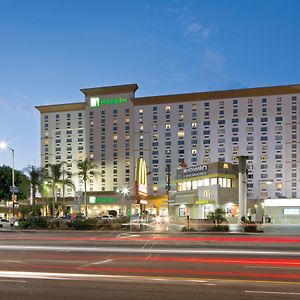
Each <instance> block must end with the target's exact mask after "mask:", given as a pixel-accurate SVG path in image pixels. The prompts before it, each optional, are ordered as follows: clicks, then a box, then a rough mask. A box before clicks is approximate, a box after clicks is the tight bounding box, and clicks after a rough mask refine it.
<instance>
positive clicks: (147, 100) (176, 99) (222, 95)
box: [133, 84, 300, 106]
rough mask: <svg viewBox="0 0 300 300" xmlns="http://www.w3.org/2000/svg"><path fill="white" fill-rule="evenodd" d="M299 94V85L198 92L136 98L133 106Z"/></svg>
mask: <svg viewBox="0 0 300 300" xmlns="http://www.w3.org/2000/svg"><path fill="white" fill-rule="evenodd" d="M298 93H300V84H292V85H281V86H269V87H256V88H246V89H233V90H221V91H211V92H198V93H187V94H173V95H161V96H148V97H137V98H134V99H133V103H134V105H135V106H139V105H141V106H144V105H155V104H164V103H182V102H191V101H199V100H200V101H201V100H202V101H205V100H220V99H228V98H230V99H234V98H241V97H257V96H272V95H284V94H298Z"/></svg>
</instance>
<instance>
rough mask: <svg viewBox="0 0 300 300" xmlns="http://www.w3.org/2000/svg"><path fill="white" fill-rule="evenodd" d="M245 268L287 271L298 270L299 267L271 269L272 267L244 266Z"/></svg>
mask: <svg viewBox="0 0 300 300" xmlns="http://www.w3.org/2000/svg"><path fill="white" fill-rule="evenodd" d="M244 268H255V269H287V270H297V269H298V268H299V266H295V267H271V266H260V265H256V266H244Z"/></svg>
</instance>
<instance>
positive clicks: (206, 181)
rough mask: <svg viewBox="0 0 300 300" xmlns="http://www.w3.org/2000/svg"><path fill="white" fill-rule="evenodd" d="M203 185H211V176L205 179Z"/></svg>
mask: <svg viewBox="0 0 300 300" xmlns="http://www.w3.org/2000/svg"><path fill="white" fill-rule="evenodd" d="M203 186H209V178H206V179H203Z"/></svg>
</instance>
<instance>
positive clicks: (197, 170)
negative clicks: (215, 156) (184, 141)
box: [183, 165, 208, 178]
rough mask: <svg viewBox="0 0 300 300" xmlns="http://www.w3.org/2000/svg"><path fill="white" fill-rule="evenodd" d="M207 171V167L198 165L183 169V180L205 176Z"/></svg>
mask: <svg viewBox="0 0 300 300" xmlns="http://www.w3.org/2000/svg"><path fill="white" fill-rule="evenodd" d="M207 171H208V166H207V165H199V166H195V167H189V168H185V169H183V178H189V177H196V176H202V175H206V174H207Z"/></svg>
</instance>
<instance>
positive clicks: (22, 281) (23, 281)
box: [0, 279, 27, 283]
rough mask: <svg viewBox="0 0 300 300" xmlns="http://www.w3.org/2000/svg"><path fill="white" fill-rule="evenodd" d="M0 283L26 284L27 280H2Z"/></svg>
mask: <svg viewBox="0 0 300 300" xmlns="http://www.w3.org/2000/svg"><path fill="white" fill-rule="evenodd" d="M0 282H21V283H26V282H27V281H26V280H15V279H0Z"/></svg>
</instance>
